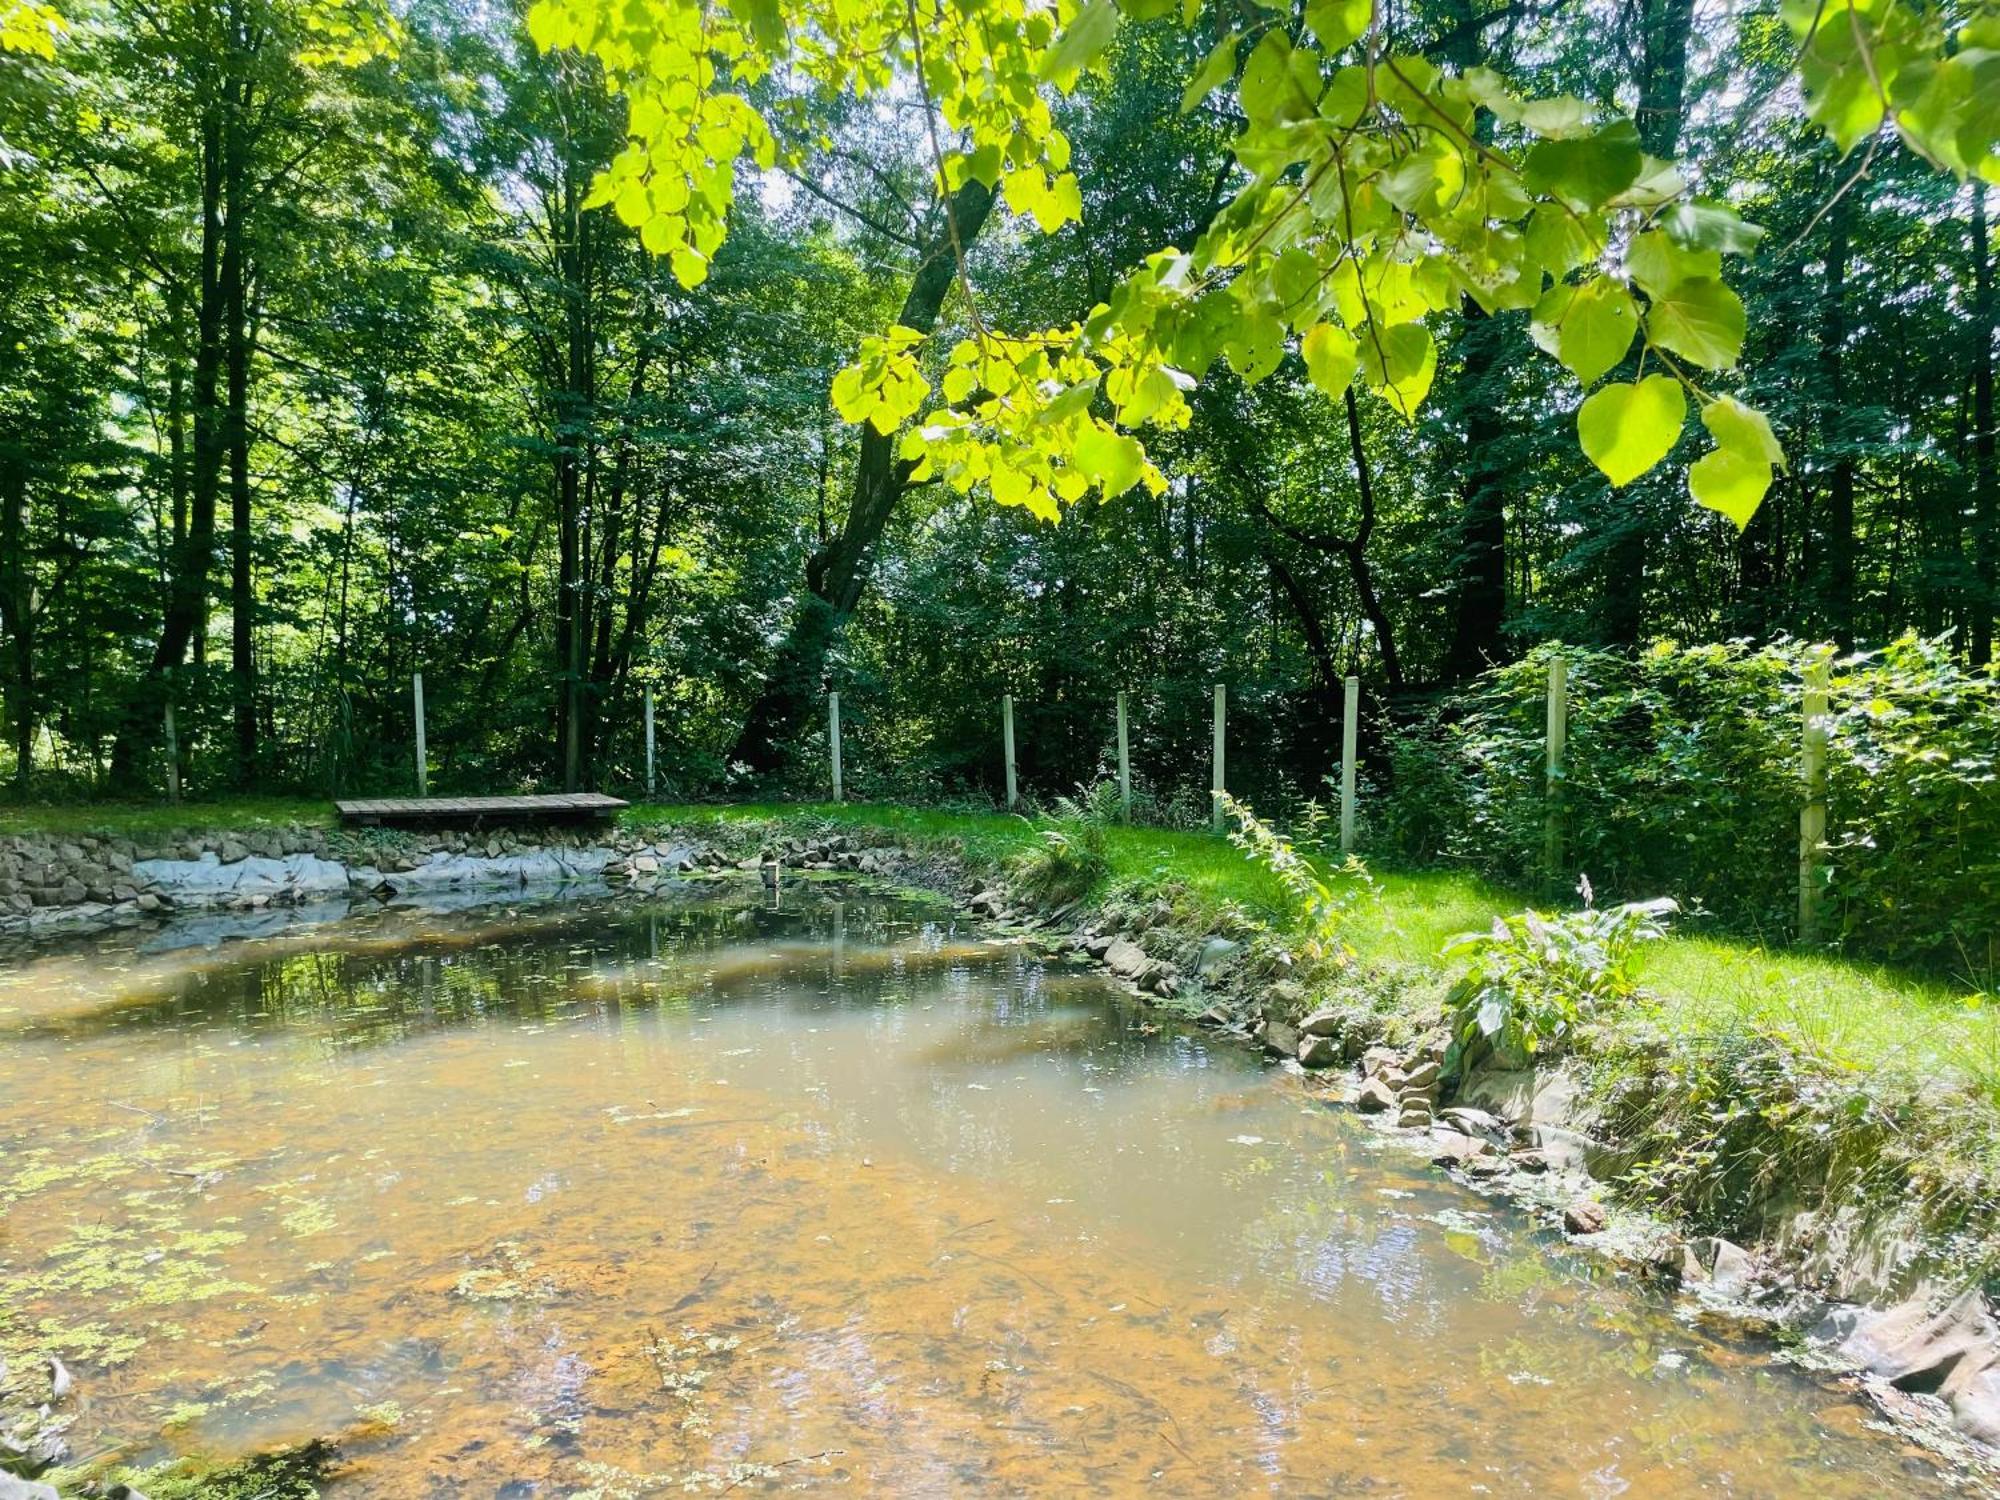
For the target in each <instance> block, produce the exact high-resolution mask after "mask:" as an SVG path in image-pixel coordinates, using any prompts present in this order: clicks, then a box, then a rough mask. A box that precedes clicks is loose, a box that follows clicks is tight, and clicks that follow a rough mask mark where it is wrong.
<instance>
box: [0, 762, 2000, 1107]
mask: <svg viewBox="0 0 2000 1500" xmlns="http://www.w3.org/2000/svg"><path fill="white" fill-rule="evenodd" d="M626 819H627V821H628V822H634V823H673V824H678V825H682V826H691V825H699V824H703V823H718V822H719V823H763V822H784V821H791V820H801V821H814V822H827V823H834V824H846V825H850V826H855V827H869V828H881V829H888V830H893V831H894V832H896V833H898V834H901V835H904V836H905V837H909V838H918V839H951V840H954V841H957V842H960V843H962V844H963V845H964V847H965V849H966V852H967V853H968V854H969V855H971V856H972V857H973V858H974V859H975V860H998V859H1002V858H1005V857H1006V856H1007V855H1008V854H1010V853H1012V852H1014V851H1015V850H1017V849H1019V848H1021V847H1022V846H1023V845H1025V844H1027V843H1029V842H1030V841H1031V840H1033V839H1034V837H1035V832H1034V829H1033V828H1032V826H1031V825H1030V824H1028V823H1027V822H1026V821H1025V820H1023V819H1021V818H1015V817H1007V816H1002V815H997V814H968V813H946V812H933V811H927V810H922V809H917V808H909V807H901V806H888V805H857V804H854V803H841V804H836V803H816V804H793V803H786V804H779V803H767V804H736V805H730V806H705V805H660V806H642V807H635V808H634V809H632V810H631V812H629V813H628V814H626ZM331 820H332V809H331V807H330V806H329V805H328V804H327V803H326V802H324V801H319V800H312V801H292V800H285V799H281V798H254V799H239V800H234V801H226V802H213V803H183V804H181V805H180V806H178V807H161V806H157V805H147V806H117V805H106V804H80V805H75V806H57V807H29V808H0V836H5V835H7V834H19V833H53V834H58V835H70V836H75V835H79V834H86V833H93V832H109V833H116V834H121V835H123V836H125V837H128V838H142V839H143V838H149V837H151V838H158V837H161V836H164V835H168V834H174V833H178V832H183V831H194V830H219V829H245V828H257V827H265V826H274V825H279V824H284V823H298V824H304V825H326V824H329V823H330V822H331ZM1109 844H1110V855H1111V863H1112V879H1113V880H1115V881H1119V882H1125V881H1133V880H1143V879H1146V878H1148V877H1152V876H1155V875H1170V876H1171V877H1172V878H1174V879H1176V880H1178V881H1180V882H1181V883H1182V884H1184V885H1185V886H1186V887H1187V888H1188V889H1189V891H1190V892H1192V893H1193V895H1194V896H1195V897H1196V898H1197V899H1198V901H1200V902H1202V903H1207V904H1213V905H1214V906H1217V907H1220V906H1222V905H1224V904H1228V903H1234V904H1236V905H1239V906H1242V907H1245V908H1248V909H1251V910H1253V911H1255V912H1257V913H1258V914H1260V915H1264V916H1267V917H1274V918H1278V919H1280V920H1282V917H1283V908H1282V901H1281V898H1280V893H1279V891H1278V889H1277V887H1276V885H1275V884H1274V882H1272V881H1271V880H1270V879H1269V878H1268V877H1267V876H1266V875H1265V874H1264V872H1263V871H1262V869H1261V868H1259V867H1258V866H1255V865H1253V864H1251V863H1249V862H1248V861H1247V860H1246V859H1245V858H1244V857H1243V856H1242V855H1241V854H1240V853H1238V852H1237V851H1236V850H1235V849H1234V848H1232V847H1231V846H1229V845H1228V844H1226V843H1224V842H1222V841H1221V840H1218V839H1214V838H1211V837H1209V836H1207V835H1205V834H1193V833H1175V832H1169V831H1166V830H1161V829H1151V828H1129V829H1127V828H1119V829H1113V830H1112V831H1111V834H1110V840H1109ZM1375 881H1376V886H1377V892H1376V894H1375V895H1374V896H1373V897H1372V898H1369V899H1367V900H1365V901H1363V902H1362V903H1361V904H1360V905H1359V906H1358V907H1357V908H1356V909H1355V910H1354V912H1353V914H1352V916H1351V918H1350V921H1349V925H1348V927H1347V929H1346V936H1347V938H1348V941H1350V942H1351V943H1352V944H1353V945H1354V947H1355V948H1356V949H1357V950H1358V951H1359V952H1360V953H1361V955H1362V956H1363V957H1364V958H1366V959H1371V960H1378V961H1389V962H1400V963H1419V964H1420V963H1429V962H1431V961H1433V960H1434V959H1435V958H1436V955H1437V951H1438V948H1439V945H1440V944H1442V943H1443V942H1444V940H1445V939H1446V938H1448V937H1450V936H1452V935H1453V934H1455V933H1459V932H1464V931H1467V930H1468V929H1471V928H1475V927H1483V926H1485V925H1486V924H1487V923H1488V922H1489V921H1490V920H1491V919H1492V918H1493V916H1494V914H1495V913H1497V912H1501V911H1509V910H1515V909H1518V908H1519V907H1520V906H1521V905H1523V904H1525V900H1524V898H1523V897H1521V896H1519V895H1518V894H1516V893H1511V892H1508V891H1505V890H1501V889H1498V888H1495V887H1493V886H1491V885H1488V884H1486V883H1485V882H1483V881H1480V880H1477V879H1474V878H1472V877H1470V876H1466V875H1461V874H1456V873H1453V872H1450V871H1435V870H1427V871H1378V872H1377V873H1376V875H1375ZM1646 965H1647V974H1646V978H1647V982H1648V985H1649V987H1650V988H1651V989H1652V990H1654V991H1655V992H1656V993H1657V994H1658V995H1659V996H1660V997H1661V998H1662V999H1663V1001H1664V1002H1665V1004H1666V1007H1667V1014H1668V1018H1669V1020H1670V1022H1671V1023H1672V1024H1673V1025H1674V1027H1675V1028H1676V1029H1679V1030H1684V1031H1688V1032H1715V1031H1721V1030H1726V1029H1730V1028H1732V1027H1737V1026H1743V1025H1747V1024H1760V1023H1761V1024H1777V1025H1780V1026H1782V1027H1783V1028H1784V1029H1785V1030H1787V1031H1788V1032H1791V1033H1792V1034H1794V1035H1796V1036H1798V1037H1800V1038H1803V1039H1804V1040H1805V1042H1806V1043H1807V1044H1808V1045H1809V1046H1810V1047H1812V1048H1813V1050H1815V1051H1817V1052H1819V1053H1820V1054H1821V1055H1823V1056H1825V1057H1827V1058H1830V1059H1832V1060H1835V1061H1839V1062H1844V1063H1846V1064H1848V1065H1850V1066H1852V1067H1855V1068H1858V1069H1861V1070H1863V1071H1867V1072H1875V1071H1878V1070H1885V1071H1890V1072H1895V1073H1903V1074H1916V1075H1919V1076H1924V1077H1929V1076H1934V1075H1936V1074H1938V1073H1940V1072H1945V1073H1950V1074H1952V1075H1955V1076H1956V1077H1958V1078H1960V1079H1962V1080H1964V1081H1965V1082H1967V1083H1969V1084H1970V1085H1972V1087H1974V1088H1975V1089H1977V1090H1978V1091H1980V1092H1981V1093H1983V1094H1984V1095H1985V1096H1986V1097H1987V1098H1988V1099H1990V1100H1992V1101H1993V1102H1994V1103H1995V1104H1996V1105H2000V1013H1996V1011H1997V1010H2000V1008H1996V1007H1992V1006H1983V1007H1982V1006H1975V1005H1972V1004H1969V1003H1968V1001H1967V999H1966V998H1965V997H1964V996H1962V995H1958V994H1954V993H1953V992H1952V991H1950V990H1948V989H1946V988H1945V987H1943V986H1940V985H1937V984H1934V983H1929V982H1926V981H1923V980H1920V979H1916V978H1912V977H1910V976H1908V975H1904V974H1898V973H1894V972H1891V971H1888V970H1884V969H1880V968H1877V967H1873V966H1869V965H1865V964H1857V963H1849V962H1846V961H1843V960H1839V959H1832V958H1817V957H1811V956H1808V955H1803V954H1795V953H1785V952H1774V951H1771V950H1768V949H1764V948H1760V947H1756V946H1754V945H1751V944H1747V943H1740V942H1728V941H1718V940H1711V939H1705V938H1696V937H1677V938H1673V939H1671V940H1669V941H1668V942H1667V943H1665V944H1663V945H1662V946H1661V947H1659V948H1658V949H1657V950H1655V951H1654V952H1653V953H1652V954H1651V955H1650V956H1649V957H1648V959H1647V961H1646Z"/></svg>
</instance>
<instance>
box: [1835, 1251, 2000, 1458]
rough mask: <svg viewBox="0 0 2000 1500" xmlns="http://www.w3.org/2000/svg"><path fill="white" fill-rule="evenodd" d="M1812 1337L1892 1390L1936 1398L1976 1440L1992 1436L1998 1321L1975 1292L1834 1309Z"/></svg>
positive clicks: (1998, 1385)
mask: <svg viewBox="0 0 2000 1500" xmlns="http://www.w3.org/2000/svg"><path fill="white" fill-rule="evenodd" d="M1813 1337H1815V1338H1817V1339H1820V1340H1823V1341H1825V1342H1829V1343H1833V1344H1836V1345H1837V1346H1838V1347H1839V1350H1840V1353H1841V1354H1842V1355H1843V1356H1844V1357H1845V1358H1848V1359H1851V1360H1853V1361H1854V1362H1855V1363H1856V1364H1859V1365H1860V1366H1862V1367H1863V1368H1864V1369H1866V1370H1869V1371H1870V1372H1872V1373H1874V1374H1876V1375H1879V1376H1881V1377H1882V1378H1883V1379H1885V1380H1887V1381H1888V1382H1889V1383H1890V1384H1891V1385H1894V1386H1896V1387H1897V1388H1898V1389H1900V1390H1905V1391H1924V1392H1929V1393H1931V1394H1934V1395H1936V1396H1937V1397H1939V1398H1940V1399H1941V1400H1943V1401H1944V1402H1945V1404H1946V1405H1948V1406H1949V1407H1950V1408H1951V1413H1952V1418H1953V1420H1954V1421H1955V1422H1956V1423H1957V1425H1958V1427H1959V1428H1960V1429H1961V1430H1962V1431H1964V1432H1966V1433H1969V1434H1970V1435H1971V1436H1973V1437H1975V1438H1977V1439H1979V1440H1980V1441H1981V1442H1984V1443H1992V1442H1994V1441H1995V1440H1996V1439H2000V1324H1996V1323H1995V1321H1994V1316H1993V1309H1992V1307H1991V1305H1989V1304H1988V1302H1987V1300H1986V1298H1985V1296H1984V1294H1983V1293H1981V1292H1980V1290H1979V1289H1978V1288H1977V1287H1968V1288H1967V1289H1966V1290H1965V1291H1963V1292H1961V1293H1959V1295H1958V1296H1957V1297H1955V1298H1953V1299H1952V1300H1951V1301H1950V1302H1948V1303H1945V1304H1944V1305H1943V1306H1942V1307H1938V1306H1934V1305H1932V1304H1930V1303H1927V1302H1921V1301H1919V1302H1905V1303H1903V1304H1902V1305H1901V1306H1898V1307H1892V1308H1889V1309H1888V1310H1887V1311H1884V1312H1878V1311H1875V1310H1873V1309H1869V1308H1861V1307H1839V1308H1835V1309H1834V1310H1833V1312H1831V1313H1829V1314H1828V1315H1827V1316H1826V1318H1825V1319H1824V1320H1822V1321H1821V1323H1820V1324H1819V1326H1818V1327H1816V1328H1814V1329H1813Z"/></svg>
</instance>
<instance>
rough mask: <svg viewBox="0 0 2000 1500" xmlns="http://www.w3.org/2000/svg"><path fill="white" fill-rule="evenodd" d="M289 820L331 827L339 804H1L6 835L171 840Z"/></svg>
mask: <svg viewBox="0 0 2000 1500" xmlns="http://www.w3.org/2000/svg"><path fill="white" fill-rule="evenodd" d="M287 823H297V824H299V825H301V826H303V827H308V828H310V827H331V826H332V824H333V804H332V803H331V802H328V801H326V800H324V799H323V798H296V797H236V798H232V799H230V800H228V801H225V802H181V803H177V804H174V805H171V806H169V805H167V804H165V803H153V802H148V803H124V802H74V803H51V804H47V805H40V804H37V805H31V806H27V807H8V806H0V837H5V836H7V835H10V834H27V835H36V834H40V835H53V836H56V837H65V836H66V837H70V838H76V837H81V836H85V835H96V836H99V837H111V838H127V839H144V838H165V837H171V836H174V835H177V834H183V833H207V832H214V833H221V832H227V831H230V830H235V829H258V828H278V827H282V826H283V825H285V824H287Z"/></svg>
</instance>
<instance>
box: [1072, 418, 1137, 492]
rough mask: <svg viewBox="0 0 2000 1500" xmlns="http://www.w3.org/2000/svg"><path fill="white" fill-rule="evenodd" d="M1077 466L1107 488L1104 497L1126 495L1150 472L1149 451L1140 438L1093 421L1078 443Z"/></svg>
mask: <svg viewBox="0 0 2000 1500" xmlns="http://www.w3.org/2000/svg"><path fill="white" fill-rule="evenodd" d="M1076 466H1077V467H1078V468H1079V469H1081V470H1082V471H1083V473H1084V475H1085V477H1087V478H1088V479H1090V480H1091V481H1092V482H1093V483H1095V484H1100V485H1102V486H1103V487H1104V498H1105V499H1107V500H1110V499H1112V498H1114V497H1115V496H1118V495H1122V494H1124V493H1125V492H1126V491H1127V490H1129V489H1131V488H1132V486H1133V485H1135V484H1137V483H1138V482H1139V478H1140V476H1141V475H1143V474H1144V473H1145V472H1146V450H1145V449H1144V448H1142V447H1140V446H1139V443H1138V441H1137V439H1134V438H1130V437H1127V436H1126V435H1125V434H1124V433H1122V432H1114V431H1112V430H1111V429H1110V428H1109V427H1105V426H1103V425H1101V424H1099V423H1096V422H1093V423H1091V425H1090V426H1089V427H1087V428H1085V429H1084V431H1083V434H1082V436H1080V437H1079V438H1077V440H1076Z"/></svg>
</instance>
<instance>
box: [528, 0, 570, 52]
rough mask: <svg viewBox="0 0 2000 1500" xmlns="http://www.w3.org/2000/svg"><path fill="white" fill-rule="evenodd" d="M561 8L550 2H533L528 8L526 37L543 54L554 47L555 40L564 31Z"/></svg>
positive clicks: (539, 0)
mask: <svg viewBox="0 0 2000 1500" xmlns="http://www.w3.org/2000/svg"><path fill="white" fill-rule="evenodd" d="M564 21H565V17H564V16H563V13H562V7H561V6H559V5H556V4H554V3H552V0H535V3H534V4H533V5H531V6H529V7H528V36H529V38H530V39H531V40H532V41H533V42H534V44H535V45H536V46H537V47H540V48H541V49H542V50H543V51H544V52H547V51H549V50H550V49H551V48H553V47H554V46H555V45H556V38H557V37H558V36H560V35H561V34H562V33H563V31H564V30H565V29H566V28H565V25H564Z"/></svg>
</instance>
